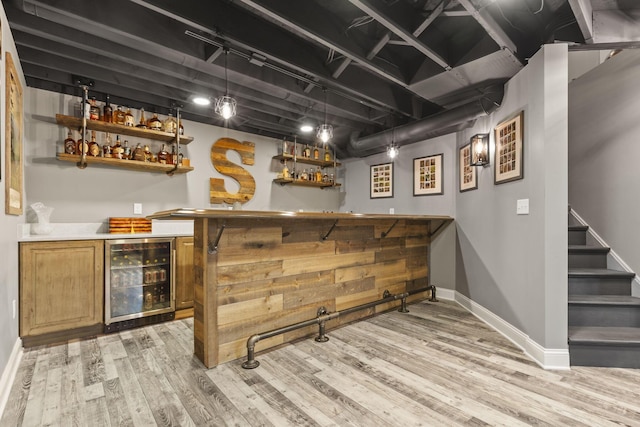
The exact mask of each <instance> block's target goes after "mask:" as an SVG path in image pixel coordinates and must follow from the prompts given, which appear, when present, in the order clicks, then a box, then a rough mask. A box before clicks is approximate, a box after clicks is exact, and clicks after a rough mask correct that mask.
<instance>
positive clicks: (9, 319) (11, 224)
mask: <svg viewBox="0 0 640 427" xmlns="http://www.w3.org/2000/svg"><path fill="white" fill-rule="evenodd" d="M0 12H1V13H0V18H1V19H2V56H3V57H2V61H0V64H1V65H0V76H3V77H2V81H3V84H2V85H1V86H0V91H1V93H2V95H1V96H0V99H1V100H2V102H0V111H1V114H0V122H1V123H2V126H1V127H0V129H1V132H0V135H1V136H0V140H1V143H0V150H1V152H2V154H1V155H0V162H1V163H0V169H2V176H1V178H2V180H1V181H0V186H1V187H2V188H1V189H0V210H1V211H2V213H0V254H2V255H1V256H0V325H2V327H0V376H2V374H3V373H4V372H5V367H6V366H7V362H8V361H9V356H10V354H11V351H12V349H13V347H14V344H15V343H16V340H17V339H18V316H17V315H16V317H15V318H14V317H13V307H12V305H13V301H16V303H17V301H18V241H17V236H18V232H17V230H18V226H19V224H22V223H23V222H24V216H14V215H6V214H5V213H4V212H5V190H4V188H5V184H6V167H5V166H6V163H5V149H4V148H5V138H4V131H5V127H4V123H5V102H4V101H5V96H4V91H5V85H4V75H5V69H4V64H5V62H4V57H5V56H6V53H7V52H11V55H12V57H13V60H14V62H15V65H16V68H17V70H18V74H19V75H20V79H21V81H22V87H23V90H24V88H25V87H26V84H25V82H24V77H23V75H22V69H21V67H20V63H19V61H18V54H17V53H16V47H15V44H14V42H13V36H12V35H11V32H10V30H9V24H8V23H7V18H6V15H5V13H4V8H2V7H0ZM1 395H2V391H1V390H0V396H1Z"/></svg>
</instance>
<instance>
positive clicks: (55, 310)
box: [20, 240, 104, 346]
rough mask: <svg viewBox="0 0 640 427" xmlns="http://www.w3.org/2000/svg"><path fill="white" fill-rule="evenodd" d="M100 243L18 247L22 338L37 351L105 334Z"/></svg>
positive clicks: (66, 243)
mask: <svg viewBox="0 0 640 427" xmlns="http://www.w3.org/2000/svg"><path fill="white" fill-rule="evenodd" d="M103 265H104V243H103V241H102V240H83V241H62V242H27V243H20V336H21V337H22V340H23V344H24V345H25V346H29V345H39V344H43V343H48V342H56V341H63V340H67V339H69V338H74V337H80V336H87V335H92V334H97V333H101V332H102V329H103V323H102V322H103V318H104V316H103V306H104V305H103V293H104V274H103V268H104V267H103Z"/></svg>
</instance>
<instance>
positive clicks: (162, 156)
mask: <svg viewBox="0 0 640 427" xmlns="http://www.w3.org/2000/svg"><path fill="white" fill-rule="evenodd" d="M168 162H169V153H168V152H167V150H166V146H165V145H164V144H162V148H161V149H160V151H158V163H161V164H164V165H166V164H167V163H168Z"/></svg>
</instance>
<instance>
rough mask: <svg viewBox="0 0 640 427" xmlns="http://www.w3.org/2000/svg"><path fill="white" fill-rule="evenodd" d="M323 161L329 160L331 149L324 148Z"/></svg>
mask: <svg viewBox="0 0 640 427" xmlns="http://www.w3.org/2000/svg"><path fill="white" fill-rule="evenodd" d="M324 161H325V162H330V161H331V150H329V148H325V149H324Z"/></svg>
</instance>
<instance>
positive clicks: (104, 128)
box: [56, 114, 193, 160]
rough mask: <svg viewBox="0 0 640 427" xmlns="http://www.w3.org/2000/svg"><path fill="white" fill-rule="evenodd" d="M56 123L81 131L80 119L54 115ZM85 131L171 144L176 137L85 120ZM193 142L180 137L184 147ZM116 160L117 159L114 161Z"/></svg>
mask: <svg viewBox="0 0 640 427" xmlns="http://www.w3.org/2000/svg"><path fill="white" fill-rule="evenodd" d="M56 122H57V123H58V124H59V125H62V126H66V127H68V128H70V129H81V128H82V118H80V117H73V116H65V115H63V114H56ZM87 129H88V130H95V131H98V132H110V133H112V134H120V135H127V136H136V137H138V138H147V139H154V140H156V141H163V142H173V141H175V139H176V136H175V135H174V134H172V133H167V132H162V131H159V130H152V129H141V128H137V127H132V126H124V125H119V124H116V123H107V122H103V121H101V120H87ZM191 141H193V137H190V136H184V135H182V136H181V137H180V144H182V145H186V144H188V143H190V142H191ZM115 160H117V159H115Z"/></svg>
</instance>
